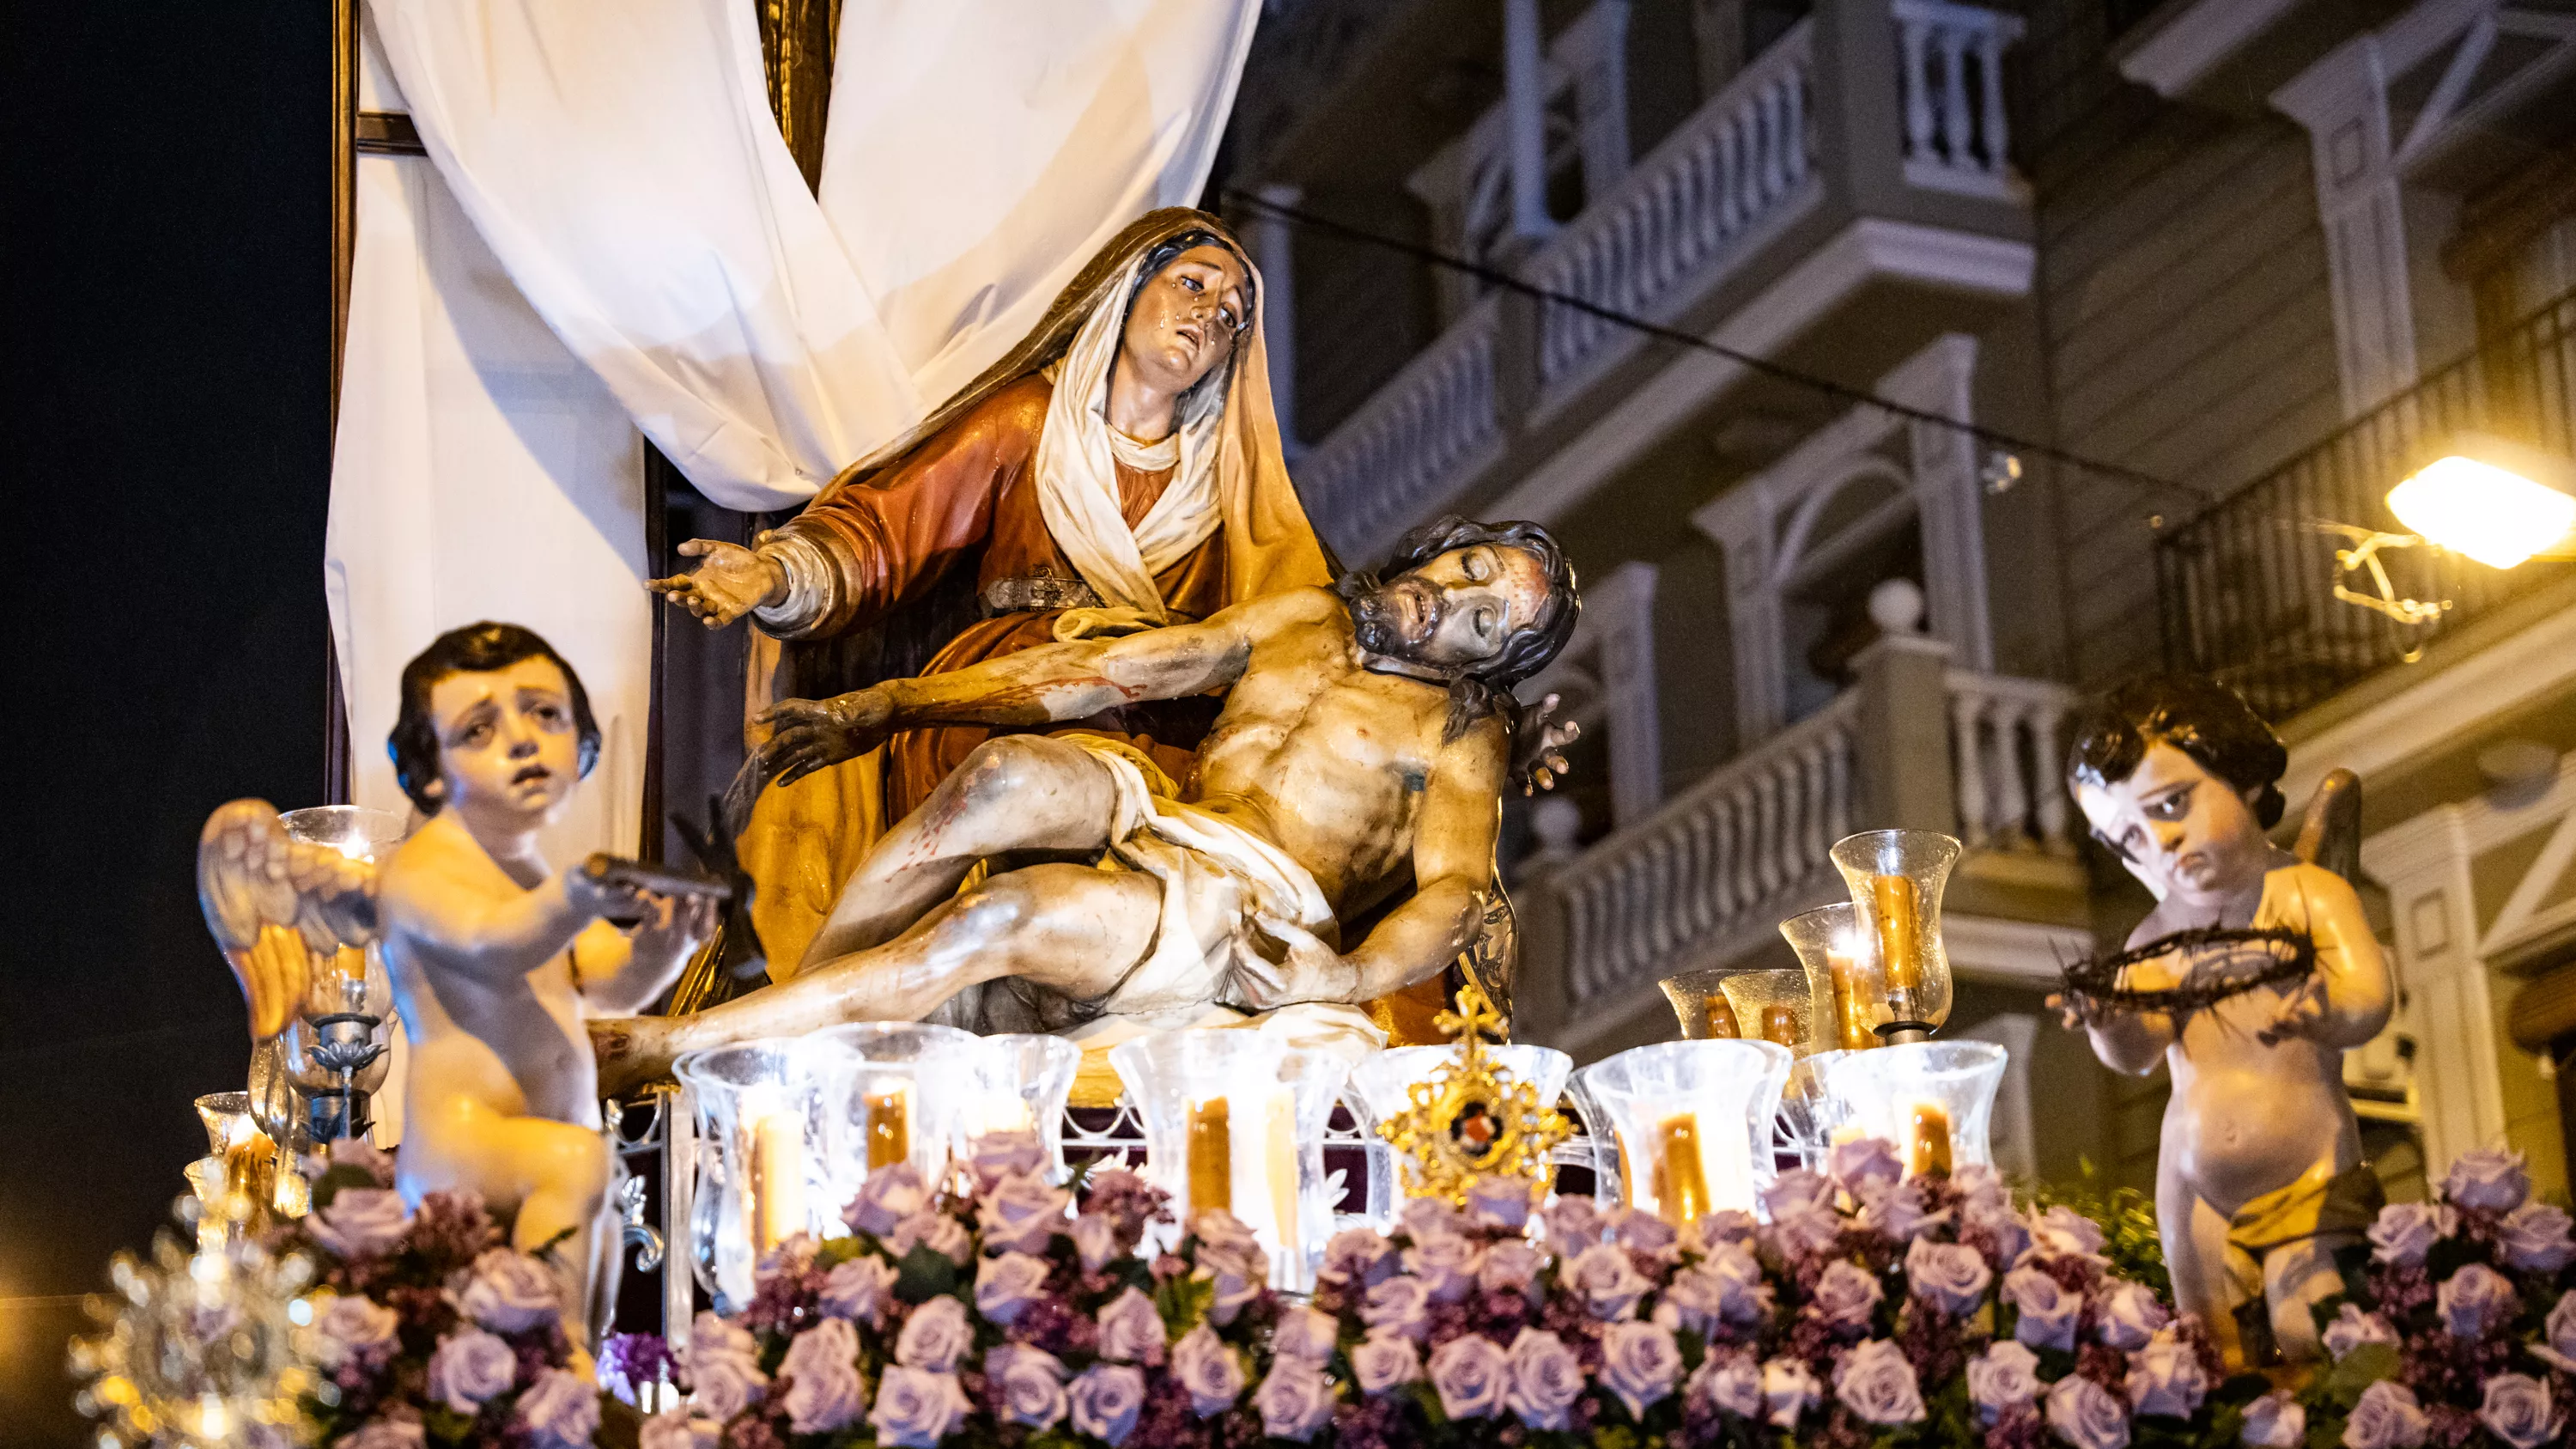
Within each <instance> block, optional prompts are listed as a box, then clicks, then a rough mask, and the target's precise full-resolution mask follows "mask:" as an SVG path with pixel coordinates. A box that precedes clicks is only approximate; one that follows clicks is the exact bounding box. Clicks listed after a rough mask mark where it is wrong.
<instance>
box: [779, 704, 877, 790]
mask: <svg viewBox="0 0 2576 1449" xmlns="http://www.w3.org/2000/svg"><path fill="white" fill-rule="evenodd" d="M893 719H894V701H893V699H892V698H891V697H890V696H888V694H887V693H886V691H884V690H883V689H862V690H858V691H855V692H853V693H850V694H840V695H834V696H833V697H832V698H830V699H790V700H784V701H781V702H780V703H778V704H775V705H772V706H770V707H769V708H768V709H766V710H763V711H762V712H761V715H760V718H759V720H758V723H760V724H762V725H765V726H767V727H768V728H769V729H770V730H771V731H772V733H771V735H770V737H769V742H768V743H767V744H764V745H762V746H761V747H760V748H759V749H758V750H756V751H754V752H753V755H752V759H751V761H749V762H746V769H748V768H749V766H750V765H751V764H757V765H758V766H759V769H758V772H757V773H758V775H759V776H760V777H761V778H763V779H766V780H768V781H769V782H770V783H772V784H776V785H793V784H795V783H796V782H797V781H799V780H802V779H804V778H805V777H806V776H808V775H810V774H812V773H814V772H815V771H816V770H823V769H829V768H831V767H832V766H834V765H837V764H840V763H841V762H842V761H844V760H855V759H857V758H858V757H859V756H861V755H864V754H866V753H867V752H868V751H870V750H873V749H875V748H876V747H877V746H878V745H881V744H883V743H885V738H886V736H888V735H890V734H892V733H894V729H893Z"/></svg>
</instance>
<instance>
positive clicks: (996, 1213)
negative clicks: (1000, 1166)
mask: <svg viewBox="0 0 2576 1449" xmlns="http://www.w3.org/2000/svg"><path fill="white" fill-rule="evenodd" d="M1072 1204H1073V1194H1071V1193H1069V1192H1066V1191H1065V1190H1064V1189H1063V1188H1060V1187H1054V1186H1050V1185H1049V1184H1048V1182H1047V1180H1046V1179H1045V1178H1043V1177H1039V1176H1037V1175H1035V1174H1033V1173H1022V1174H1017V1175H1014V1176H1010V1177H1005V1178H1003V1179H1002V1180H1001V1181H1000V1182H998V1183H996V1184H994V1185H993V1190H992V1191H990V1192H988V1193H986V1194H984V1196H982V1197H981V1198H978V1199H976V1202H975V1226H976V1228H977V1230H978V1231H980V1232H982V1233H983V1235H984V1251H985V1252H987V1253H992V1252H1005V1253H1043V1252H1045V1251H1046V1246H1047V1240H1048V1239H1050V1238H1052V1237H1054V1236H1055V1235H1056V1234H1058V1233H1061V1232H1064V1231H1066V1230H1067V1228H1068V1227H1069V1226H1070V1223H1069V1222H1068V1221H1067V1219H1066V1217H1065V1210H1066V1209H1067V1208H1069V1207H1070V1206H1072Z"/></svg>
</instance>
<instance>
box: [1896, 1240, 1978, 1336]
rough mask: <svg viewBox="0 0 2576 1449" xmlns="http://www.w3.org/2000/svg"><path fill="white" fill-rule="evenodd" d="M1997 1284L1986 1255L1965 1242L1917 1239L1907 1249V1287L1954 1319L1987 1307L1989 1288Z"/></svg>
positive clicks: (1916, 1295) (1915, 1294)
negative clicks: (1987, 1263) (1987, 1291)
mask: <svg viewBox="0 0 2576 1449" xmlns="http://www.w3.org/2000/svg"><path fill="white" fill-rule="evenodd" d="M1994 1284H1995V1273H1994V1270H1993V1269H1991V1268H1989V1267H1987V1266H1986V1259H1985V1255H1984V1254H1982V1253H1980V1252H1978V1251H1977V1250H1976V1249H1974V1248H1971V1247H1969V1246H1967V1245H1966V1244H1964V1243H1936V1242H1934V1241H1932V1240H1931V1239H1930V1238H1916V1239H1915V1240H1914V1246H1912V1247H1910V1248H1908V1249H1906V1250H1905V1286H1906V1288H1907V1290H1908V1291H1910V1292H1911V1293H1912V1294H1913V1295H1914V1296H1915V1297H1917V1298H1920V1299H1922V1300H1923V1301H1924V1302H1926V1303H1928V1304H1930V1305H1932V1306H1933V1307H1934V1308H1936V1309H1939V1310H1940V1311H1941V1312H1942V1313H1945V1314H1947V1315H1949V1316H1950V1317H1952V1318H1966V1317H1968V1316H1969V1315H1970V1314H1973V1313H1975V1312H1976V1311H1977V1310H1978V1309H1979V1308H1980V1307H1982V1306H1984V1304H1985V1301H1986V1290H1987V1289H1989V1288H1991V1287H1993V1286H1994Z"/></svg>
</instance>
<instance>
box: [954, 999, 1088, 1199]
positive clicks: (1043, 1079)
mask: <svg viewBox="0 0 2576 1449" xmlns="http://www.w3.org/2000/svg"><path fill="white" fill-rule="evenodd" d="M972 1056H973V1065H972V1067H971V1069H970V1070H971V1076H970V1078H969V1083H970V1084H969V1086H968V1087H967V1089H966V1095H965V1097H964V1100H963V1101H962V1102H961V1103H960V1104H959V1107H958V1111H957V1146H958V1150H959V1151H960V1152H964V1151H968V1150H970V1149H971V1148H972V1147H973V1145H974V1142H975V1139H976V1138H978V1137H981V1136H983V1135H984V1134H985V1133H987V1132H1014V1131H1016V1132H1035V1133H1036V1134H1038V1141H1039V1142H1040V1143H1042V1144H1044V1145H1045V1147H1046V1154H1047V1162H1048V1168H1047V1175H1048V1178H1049V1180H1050V1181H1054V1182H1062V1181H1064V1179H1065V1167H1064V1107H1065V1103H1066V1101H1067V1100H1068V1099H1070V1098H1071V1097H1072V1095H1073V1079H1074V1075H1075V1074H1076V1073H1077V1072H1079V1071H1081V1070H1082V1048H1081V1047H1078V1046H1076V1045H1074V1044H1073V1043H1072V1042H1069V1041H1066V1040H1065V1039H1064V1038H1063V1037H1060V1036H1039V1035H1031V1034H1017V1033H1015V1034H1009V1035H1003V1036H987V1037H978V1038H976V1039H975V1042H974V1045H973V1049H972Z"/></svg>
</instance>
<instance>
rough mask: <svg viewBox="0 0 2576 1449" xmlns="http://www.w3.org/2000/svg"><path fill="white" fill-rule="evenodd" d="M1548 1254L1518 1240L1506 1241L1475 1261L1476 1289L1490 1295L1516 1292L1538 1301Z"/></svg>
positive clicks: (1507, 1239) (1490, 1248)
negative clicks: (1539, 1279)
mask: <svg viewBox="0 0 2576 1449" xmlns="http://www.w3.org/2000/svg"><path fill="white" fill-rule="evenodd" d="M1546 1266H1547V1254H1545V1253H1543V1252H1541V1251H1539V1250H1538V1249H1537V1248H1536V1247H1533V1246H1532V1245H1530V1244H1528V1243H1525V1242H1523V1241H1521V1240H1520V1239H1518V1238H1505V1239H1504V1240H1503V1241H1501V1242H1499V1243H1495V1244H1493V1245H1491V1246H1489V1247H1487V1248H1486V1249H1485V1253H1484V1256H1483V1257H1481V1258H1478V1259H1477V1260H1476V1286H1477V1287H1478V1288H1479V1289H1482V1290H1483V1291H1485V1292H1487V1293H1513V1294H1519V1295H1521V1296H1523V1297H1526V1298H1530V1299H1532V1300H1535V1299H1536V1298H1537V1297H1538V1293H1539V1282H1538V1275H1539V1270H1540V1269H1542V1268H1545V1267H1546Z"/></svg>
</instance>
